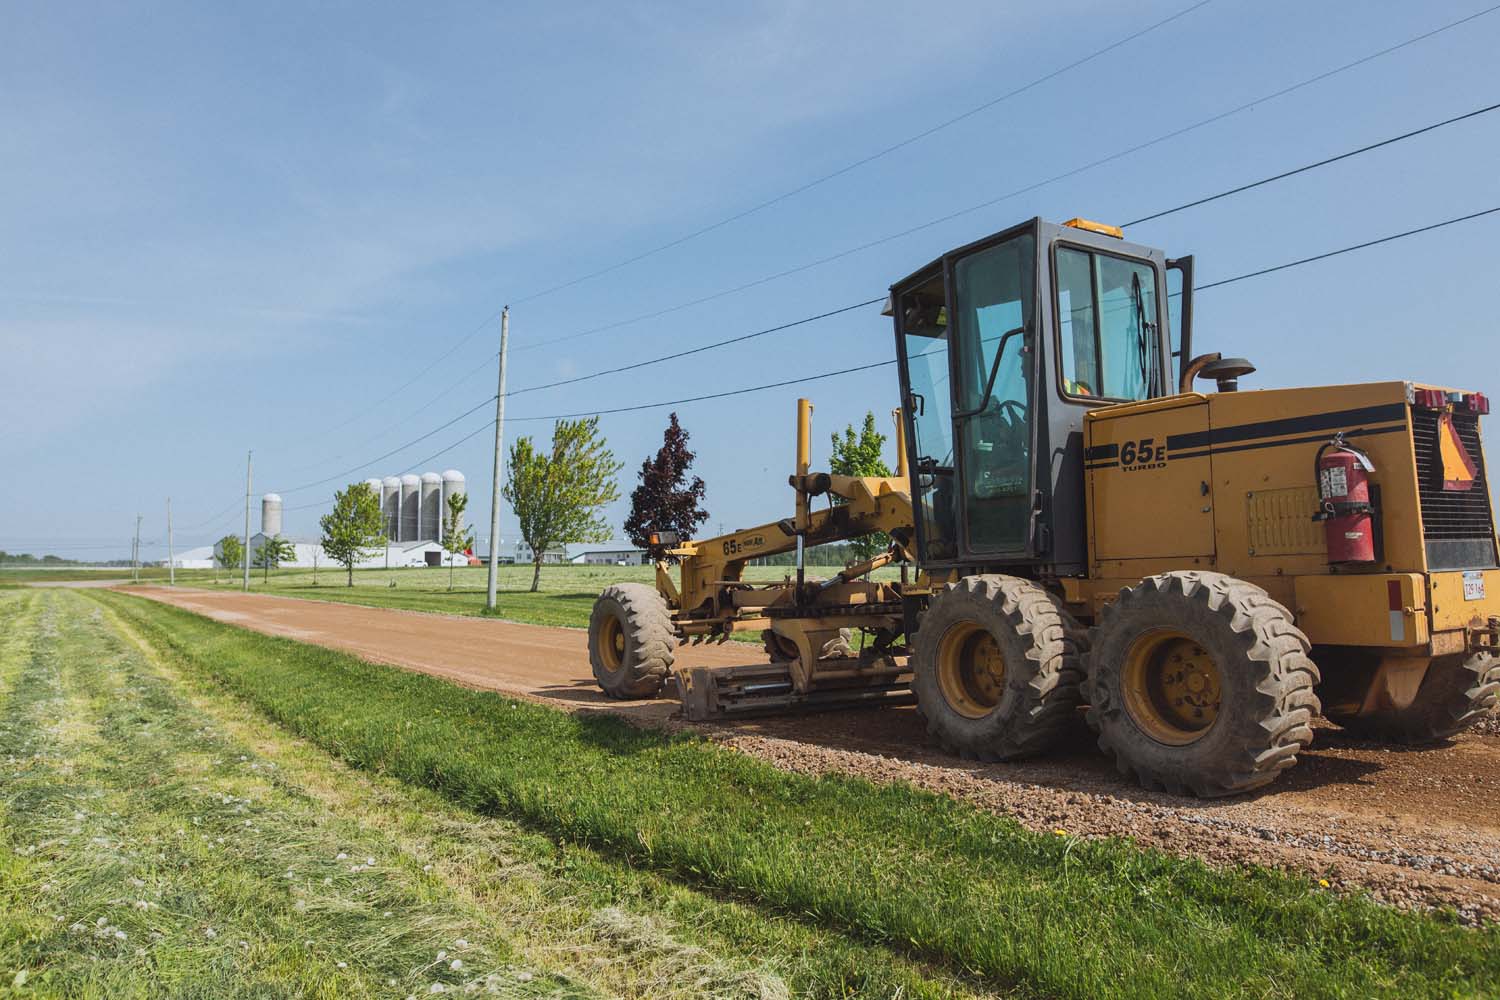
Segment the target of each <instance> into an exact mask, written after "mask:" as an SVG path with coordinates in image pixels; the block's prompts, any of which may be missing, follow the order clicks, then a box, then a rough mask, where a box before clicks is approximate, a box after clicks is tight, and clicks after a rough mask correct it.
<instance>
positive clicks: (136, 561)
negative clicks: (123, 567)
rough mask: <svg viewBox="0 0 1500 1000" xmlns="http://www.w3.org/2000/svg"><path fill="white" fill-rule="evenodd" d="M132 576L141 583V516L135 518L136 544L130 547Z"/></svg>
mask: <svg viewBox="0 0 1500 1000" xmlns="http://www.w3.org/2000/svg"><path fill="white" fill-rule="evenodd" d="M130 576H131V578H132V579H134V580H135V582H136V583H140V582H141V515H139V514H137V515H136V516H135V543H134V544H133V545H131V547H130Z"/></svg>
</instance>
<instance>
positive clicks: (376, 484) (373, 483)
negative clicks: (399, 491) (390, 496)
mask: <svg viewBox="0 0 1500 1000" xmlns="http://www.w3.org/2000/svg"><path fill="white" fill-rule="evenodd" d="M365 485H366V486H368V487H370V492H371V493H373V494H375V501H376V503H379V502H380V480H379V479H366V480H365Z"/></svg>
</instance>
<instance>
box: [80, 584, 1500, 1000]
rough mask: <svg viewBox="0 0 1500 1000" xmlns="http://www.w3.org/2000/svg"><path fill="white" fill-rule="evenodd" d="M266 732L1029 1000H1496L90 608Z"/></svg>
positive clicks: (455, 699) (1405, 928)
mask: <svg viewBox="0 0 1500 1000" xmlns="http://www.w3.org/2000/svg"><path fill="white" fill-rule="evenodd" d="M93 596H94V599H96V600H99V601H101V602H103V603H105V604H107V605H108V606H109V607H110V608H112V609H114V610H116V611H117V612H118V613H119V614H120V615H121V616H122V617H123V618H125V619H127V620H128V621H130V622H131V623H132V624H133V625H134V627H136V628H138V629H139V630H140V631H141V633H142V634H143V635H145V636H147V637H148V638H149V640H150V641H151V642H152V643H155V644H158V645H160V646H161V647H163V648H165V649H169V650H171V652H172V656H173V659H174V661H176V662H179V663H181V664H182V665H183V669H184V670H186V671H191V672H195V673H199V674H201V675H203V676H209V677H213V678H215V679H216V680H217V681H218V682H219V683H221V684H222V685H224V687H225V689H226V690H227V691H229V692H232V693H233V694H235V695H236V696H238V697H241V698H243V699H245V700H247V701H248V702H250V703H251V704H253V705H254V706H256V707H257V708H258V709H259V710H260V711H261V712H263V713H264V714H265V715H266V716H267V717H269V718H270V719H272V720H274V721H275V722H277V723H279V724H280V725H282V726H284V727H286V728H287V729H288V730H290V731H292V732H294V733H296V734H297V735H299V736H302V737H304V738H306V739H307V740H309V741H311V742H312V743H314V744H316V745H318V746H321V747H323V748H325V749H327V750H328V751H330V752H332V753H335V754H337V755H338V756H339V757H340V758H341V759H343V760H345V761H347V762H348V763H349V764H351V765H353V766H354V767H356V768H361V769H365V770H369V771H372V772H377V773H380V774H383V775H389V776H391V777H394V778H398V779H400V780H402V781H405V782H407V783H409V784H411V785H414V786H420V787H424V788H429V789H432V790H434V791H435V792H437V793H439V794H441V795H443V796H444V797H446V798H447V799H448V800H450V801H452V802H454V803H457V804H459V805H461V806H462V807H464V808H466V809H470V810H473V811H475V812H477V813H480V814H485V815H493V816H502V817H506V818H509V819H513V820H516V821H518V822H520V823H522V824H524V825H525V826H526V827H527V828H528V829H530V830H533V831H535V832H538V833H541V834H544V835H546V836H548V837H550V838H553V839H554V840H556V841H557V842H559V843H566V844H581V845H586V846H588V847H589V848H591V849H594V850H596V851H599V852H601V854H602V855H603V856H607V857H611V858H614V859H617V860H619V861H621V862H624V863H628V864H630V865H633V866H637V867H639V868H641V869H643V870H646V871H650V872H653V873H656V874H658V875H659V876H661V877H663V878H665V879H667V880H670V881H673V882H676V883H679V884H682V885H687V886H692V887H695V888H697V889H699V890H703V891H707V892H712V893H717V894H720V895H722V896H724V897H726V898H733V899H735V900H738V901H740V902H742V903H743V904H745V905H746V907H747V908H748V909H751V910H753V911H755V912H758V913H762V914H781V915H789V916H794V917H796V918H797V919H798V920H800V921H802V922H804V923H805V924H807V925H808V926H813V927H823V928H832V929H835V930H837V931H838V932H840V933H841V934H843V935H847V936H849V937H852V938H854V939H861V940H867V941H872V942H878V943H881V944H883V945H885V946H888V947H890V948H893V949H898V950H901V951H904V952H906V953H907V954H909V955H911V956H912V957H913V958H915V959H919V960H922V961H926V962H930V963H934V964H935V965H938V966H941V967H944V968H947V969H949V970H951V971H952V972H953V973H954V974H955V975H959V976H963V977H967V978H969V979H970V980H971V981H973V982H975V983H980V984H985V985H988V986H991V987H993V988H996V989H1002V990H1013V991H1016V992H1018V993H1022V994H1025V995H1035V996H1067V997H1088V998H1093V997H1104V996H1110V997H1179V996H1204V997H1227V996H1243V997H1263V996H1298V997H1304V996H1346V997H1368V996H1391V997H1418V996H1487V995H1495V994H1496V993H1497V992H1500V931H1497V930H1496V929H1494V928H1489V929H1486V930H1479V931H1476V930H1470V929H1467V928H1464V927H1462V926H1460V925H1458V924H1457V923H1456V921H1455V920H1453V919H1451V917H1448V916H1444V915H1441V914H1439V915H1416V914H1411V913H1403V912H1399V911H1395V910H1391V909H1387V908H1383V907H1380V906H1378V905H1376V904H1374V903H1372V902H1370V901H1368V900H1365V899H1361V898H1349V897H1341V896H1336V895H1333V894H1330V893H1328V892H1325V891H1322V890H1320V889H1318V888H1317V887H1316V886H1315V885H1311V884H1308V883H1306V882H1304V881H1300V880H1297V879H1294V878H1292V877H1289V876H1285V875H1282V874H1278V873H1274V872H1269V871H1264V870H1256V869H1249V868H1246V869H1236V870H1214V869H1209V868H1207V867H1205V866H1203V865H1201V864H1199V863H1197V862H1195V861H1191V860H1185V859H1181V858H1176V857H1170V856H1166V855H1162V854H1159V853H1155V852H1151V851H1143V850H1139V849H1137V848H1135V847H1134V846H1133V845H1131V844H1128V843H1123V842H1117V841H1086V840H1080V839H1076V838H1074V837H1072V836H1070V835H1069V834H1068V832H1067V831H1057V832H1056V833H1055V834H1054V835H1050V836H1043V835H1037V834H1033V833H1030V832H1028V831H1026V830H1024V829H1023V828H1021V827H1020V826H1019V825H1018V824H1016V823H1014V822H1012V821H1010V820H1008V819H1006V818H1003V817H997V816H994V815H991V814H988V813H984V812H980V811H978V810H975V809H973V808H971V807H968V806H965V805H962V804H960V803H957V802H954V801H952V800H950V799H947V798H944V797H941V796H937V795H932V794H929V793H925V792H921V791H918V790H914V789H911V788H908V787H903V786H874V785H871V784H869V783H866V782H863V781H859V780H854V779H848V778H843V777H832V776H831V777H824V778H817V779H815V778H810V777H805V776H799V775H793V774H788V773H784V772H781V771H777V770H776V769H774V768H772V767H770V766H769V765H766V764H763V763H761V762H758V761H756V760H753V759H751V758H748V757H745V756H742V755H738V754H735V753H733V752H732V751H728V750H725V749H722V748H718V747H715V746H713V745H711V744H708V743H706V742H704V741H702V740H699V739H696V738H693V737H691V736H687V735H667V734H664V733H661V732H656V731H649V730H641V729H635V728H632V727H631V726H629V725H627V724H625V723H624V722H622V721H620V720H618V719H615V718H613V717H608V716H569V715H566V714H562V713H559V712H555V711H552V710H549V709H546V708H542V707H539V706H534V705H529V704H522V703H517V702H514V701H511V700H507V699H505V698H503V697H500V696H498V695H495V694H492V693H484V692H475V691H469V690H465V689H462V688H458V687H456V686H453V685H450V684H447V683H444V682H442V681H439V680H436V679H434V678H430V677H426V676H424V675H419V674H411V673H405V672H402V671H399V670H396V669H393V668H388V667H383V666H379V665H374V664H369V663H365V662H363V661H360V660H358V659H355V658H353V657H350V656H347V655H345V654H341V653H337V652H334V651H331V650H326V649H322V648H318V647H313V646H308V645H304V644H300V643H296V642H292V641H289V640H283V639H277V638H272V637H267V636H261V635H257V634H254V633H249V632H246V631H243V630H240V629H236V628H233V627H231V626H227V625H222V624H219V623H216V622H212V621H209V620H207V619H203V618H201V617H198V616H195V615H192V614H189V613H186V612H183V611H180V610H177V609H173V608H169V607H164V606H160V605H156V604H152V603H150V602H145V601H140V600H137V599H134V598H130V597H128V596H125V595H121V594H98V595H93Z"/></svg>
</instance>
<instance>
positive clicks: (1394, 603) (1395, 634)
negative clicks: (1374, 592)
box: [1385, 580, 1406, 642]
mask: <svg viewBox="0 0 1500 1000" xmlns="http://www.w3.org/2000/svg"><path fill="white" fill-rule="evenodd" d="M1385 594H1386V599H1387V601H1388V603H1389V605H1390V609H1391V612H1390V618H1391V641H1392V642H1405V641H1406V616H1405V615H1403V614H1402V613H1401V608H1402V604H1401V581H1400V580H1387V581H1386V584H1385Z"/></svg>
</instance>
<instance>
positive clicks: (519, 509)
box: [504, 417, 624, 593]
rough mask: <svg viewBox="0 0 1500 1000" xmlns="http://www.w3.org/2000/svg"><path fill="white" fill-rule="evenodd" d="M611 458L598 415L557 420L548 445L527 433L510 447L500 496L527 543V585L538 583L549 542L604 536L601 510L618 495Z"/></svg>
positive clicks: (534, 587) (605, 528) (605, 525)
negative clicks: (537, 443)
mask: <svg viewBox="0 0 1500 1000" xmlns="http://www.w3.org/2000/svg"><path fill="white" fill-rule="evenodd" d="M623 466H624V463H622V462H617V461H615V456H614V452H612V451H610V450H609V448H608V446H607V445H606V444H605V443H604V438H603V437H601V436H600V434H599V418H598V417H589V418H588V419H586V420H559V421H558V422H557V426H556V427H554V428H553V429H552V451H551V453H550V454H548V453H544V452H541V451H538V450H537V449H536V447H535V446H534V445H533V444H532V443H531V438H529V437H523V438H519V439H518V440H517V441H516V443H515V444H514V445H512V446H511V449H510V468H509V469H508V470H507V471H506V480H505V489H504V494H505V499H506V501H507V502H509V503H510V505H511V507H512V508H513V509H514V510H515V512H516V517H517V518H518V519H519V520H520V522H521V538H522V539H524V540H525V542H526V544H527V545H529V546H531V563H532V567H533V572H532V574H531V590H532V592H533V593H535V592H536V590H537V589H538V588H539V587H540V586H541V582H542V559H543V558H544V557H545V556H546V554H547V550H548V549H549V548H551V547H552V546H554V545H567V544H570V543H576V542H607V541H609V536H610V529H609V522H608V521H606V520H605V519H604V517H603V515H602V513H601V510H602V508H603V507H604V506H605V505H606V504H610V503H613V502H614V501H616V500H618V499H619V498H620V489H619V486H618V485H617V484H616V483H615V476H616V474H618V473H619V471H620V469H621V468H623Z"/></svg>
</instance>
